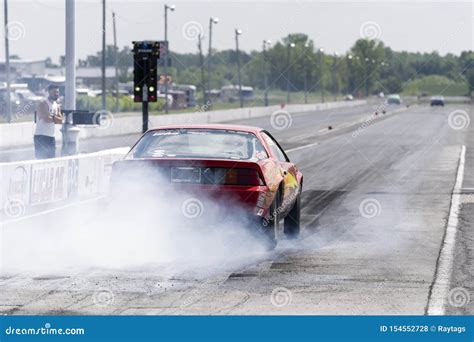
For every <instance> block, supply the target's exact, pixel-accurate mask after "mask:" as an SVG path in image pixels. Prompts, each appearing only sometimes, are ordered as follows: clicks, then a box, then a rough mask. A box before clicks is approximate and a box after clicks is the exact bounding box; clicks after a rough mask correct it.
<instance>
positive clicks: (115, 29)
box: [112, 12, 119, 112]
mask: <svg viewBox="0 0 474 342" xmlns="http://www.w3.org/2000/svg"><path fill="white" fill-rule="evenodd" d="M112 22H113V28H114V51H115V58H114V59H115V61H114V62H115V112H118V111H119V75H118V53H119V51H118V47H117V27H116V26H115V12H112Z"/></svg>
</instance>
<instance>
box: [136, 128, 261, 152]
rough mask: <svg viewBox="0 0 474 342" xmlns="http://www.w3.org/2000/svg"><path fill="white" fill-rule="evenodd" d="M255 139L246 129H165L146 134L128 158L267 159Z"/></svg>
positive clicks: (259, 143)
mask: <svg viewBox="0 0 474 342" xmlns="http://www.w3.org/2000/svg"><path fill="white" fill-rule="evenodd" d="M267 157H268V155H267V153H266V152H265V148H264V147H263V145H262V144H261V142H260V141H259V140H258V138H257V137H256V136H255V135H254V134H252V133H248V132H239V131H231V130H211V129H166V130H157V131H151V132H148V133H147V134H145V135H144V136H143V137H142V138H141V139H140V141H139V142H138V143H137V145H136V146H135V147H134V148H133V149H132V150H131V151H130V153H129V155H128V158H210V159H235V160H251V159H262V158H267Z"/></svg>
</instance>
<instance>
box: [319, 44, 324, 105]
mask: <svg viewBox="0 0 474 342" xmlns="http://www.w3.org/2000/svg"><path fill="white" fill-rule="evenodd" d="M323 53H324V49H323V48H320V49H319V72H320V73H321V77H320V79H319V88H320V89H321V102H322V103H324V70H323V65H324V62H323Z"/></svg>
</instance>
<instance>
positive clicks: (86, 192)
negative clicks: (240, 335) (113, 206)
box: [0, 147, 129, 220]
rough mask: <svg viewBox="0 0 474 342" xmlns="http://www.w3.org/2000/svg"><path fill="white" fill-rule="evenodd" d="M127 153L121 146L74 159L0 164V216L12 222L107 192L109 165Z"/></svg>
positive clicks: (63, 158)
mask: <svg viewBox="0 0 474 342" xmlns="http://www.w3.org/2000/svg"><path fill="white" fill-rule="evenodd" d="M128 150H129V148H128V147H124V148H116V149H111V150H105V151H101V152H95V153H90V154H85V155H78V156H73V157H61V158H54V159H45V160H32V161H20V162H13V163H0V179H1V183H0V215H1V216H3V217H4V218H5V219H7V220H8V219H15V218H18V217H21V216H23V215H25V214H27V213H30V212H35V211H42V210H45V209H49V208H51V207H54V206H57V205H60V204H62V203H64V202H66V201H77V200H81V199H86V198H91V197H97V196H99V195H101V194H105V193H107V191H108V186H109V180H110V175H111V171H112V164H113V163H114V162H115V161H116V160H119V159H121V158H123V156H124V155H125V154H126V153H127V152H128Z"/></svg>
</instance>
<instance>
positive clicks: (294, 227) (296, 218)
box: [283, 193, 301, 239]
mask: <svg viewBox="0 0 474 342" xmlns="http://www.w3.org/2000/svg"><path fill="white" fill-rule="evenodd" d="M300 217H301V193H300V194H298V197H297V198H296V201H295V204H294V205H293V208H291V211H290V212H289V213H288V215H287V216H286V217H285V223H284V230H283V231H284V233H285V236H286V237H287V238H290V239H296V238H297V237H298V235H299V234H300Z"/></svg>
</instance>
